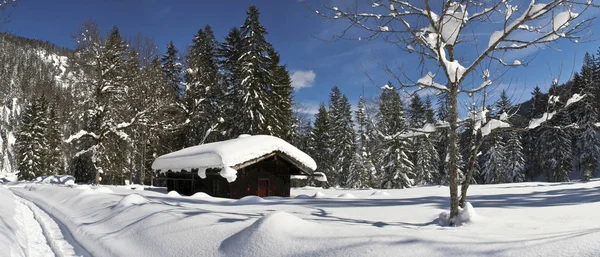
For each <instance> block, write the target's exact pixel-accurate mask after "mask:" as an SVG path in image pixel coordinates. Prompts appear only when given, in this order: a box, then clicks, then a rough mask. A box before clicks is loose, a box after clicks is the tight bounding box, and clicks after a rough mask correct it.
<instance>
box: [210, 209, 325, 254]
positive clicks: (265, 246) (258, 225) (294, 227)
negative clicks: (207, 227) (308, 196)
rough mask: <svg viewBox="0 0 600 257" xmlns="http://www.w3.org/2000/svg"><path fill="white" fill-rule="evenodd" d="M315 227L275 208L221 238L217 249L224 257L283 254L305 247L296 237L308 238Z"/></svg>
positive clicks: (316, 230) (317, 229) (317, 228)
mask: <svg viewBox="0 0 600 257" xmlns="http://www.w3.org/2000/svg"><path fill="white" fill-rule="evenodd" d="M319 230H321V229H320V227H319V226H318V225H316V224H314V223H311V222H308V221H305V220H302V219H300V218H298V217H296V216H294V215H292V214H289V213H287V212H284V211H276V212H273V213H270V214H268V215H266V216H264V217H262V218H260V219H258V220H256V221H255V222H254V223H253V224H252V225H250V226H249V227H247V228H245V229H243V230H242V231H240V232H238V233H236V234H234V235H232V236H231V237H229V238H227V239H225V241H223V243H222V244H221V247H220V248H219V250H220V251H221V252H222V253H224V254H225V255H226V256H285V255H287V254H289V253H290V252H294V249H298V248H304V247H306V245H304V243H303V242H301V241H298V238H301V237H308V238H310V237H312V235H313V234H315V233H318V231H319Z"/></svg>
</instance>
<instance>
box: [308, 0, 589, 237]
mask: <svg viewBox="0 0 600 257" xmlns="http://www.w3.org/2000/svg"><path fill="white" fill-rule="evenodd" d="M546 2H547V3H537V1H536V0H532V1H511V0H458V1H441V0H438V1H433V0H423V1H402V0H374V1H373V2H368V1H365V2H363V1H358V0H357V1H353V2H352V3H347V2H346V3H345V4H344V5H343V6H327V5H323V4H322V5H320V6H319V7H317V8H315V9H314V11H315V12H316V13H317V14H318V15H320V16H322V17H324V18H327V19H333V20H340V22H346V23H347V26H346V27H345V29H343V30H342V31H340V32H339V33H337V34H335V35H333V38H332V39H333V40H334V41H337V40H342V39H349V40H373V39H382V40H384V41H386V42H389V43H391V44H393V45H395V46H397V47H398V48H399V50H401V51H405V52H407V53H410V54H413V55H416V56H417V57H418V58H419V60H420V63H421V67H422V71H421V76H420V78H419V79H414V78H413V77H412V76H409V75H407V73H406V72H405V69H404V67H394V68H392V67H390V66H387V65H382V68H383V69H384V71H385V72H386V73H387V74H388V75H390V76H391V77H392V78H394V79H395V80H397V82H398V83H399V85H400V88H401V90H403V91H405V92H411V93H415V92H417V91H420V90H431V91H433V92H435V93H437V94H448V99H449V104H448V108H449V110H448V111H449V116H448V117H449V118H448V122H449V140H450V143H449V149H448V150H449V162H448V165H449V171H450V216H449V219H450V224H451V225H453V224H454V217H456V216H457V215H458V214H459V195H458V183H459V181H458V179H457V162H458V160H457V158H456V156H457V155H456V153H457V151H458V149H457V139H458V136H457V134H458V133H457V129H458V125H459V124H458V102H457V99H458V96H459V94H468V95H471V96H472V95H473V94H479V93H483V92H484V91H486V90H487V89H488V87H490V86H491V85H493V84H494V83H497V82H498V80H500V78H501V76H502V75H504V74H505V73H506V71H507V70H509V69H511V68H515V67H519V66H523V65H527V63H528V62H529V61H531V59H523V60H519V59H514V60H505V59H506V58H509V57H510V55H508V54H509V53H511V52H515V51H519V50H523V49H529V48H535V47H537V48H546V47H552V45H551V44H550V43H552V42H555V41H559V40H570V41H571V42H574V43H577V42H579V41H582V40H585V39H587V36H589V31H590V26H591V22H592V21H593V19H594V18H593V17H585V15H583V14H584V13H585V11H586V10H588V9H590V8H597V7H598V5H595V4H593V3H592V1H588V0H580V1H577V0H550V1H546ZM309 7H310V4H309ZM490 31H492V33H491V35H490V33H489V32H490ZM482 42H485V43H486V44H485V45H482ZM490 70H496V72H490ZM440 72H441V73H442V74H443V76H441V75H439V73H440ZM436 73H437V75H436ZM473 85H475V86H473ZM484 95H485V94H484ZM485 111H486V110H485V108H484V107H482V108H480V110H479V112H481V113H485ZM474 116H485V114H483V115H481V114H474ZM482 121H483V120H481V119H480V120H479V121H478V122H482ZM485 125H488V126H489V127H488V128H491V127H493V126H492V125H493V124H491V125H490V124H485ZM483 126H484V125H483V124H481V123H480V124H479V125H477V126H473V128H474V130H475V131H474V134H477V133H478V132H477V130H480V129H481V128H482V127H483ZM471 173H472V171H469V172H468V174H466V175H467V176H466V179H465V181H464V182H463V183H462V197H461V198H462V199H461V201H460V203H462V204H464V203H465V201H466V196H467V189H468V186H469V182H470V177H471V176H472V174H471Z"/></svg>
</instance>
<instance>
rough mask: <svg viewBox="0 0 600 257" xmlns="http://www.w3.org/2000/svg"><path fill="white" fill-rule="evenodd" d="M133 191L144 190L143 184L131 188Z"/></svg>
mask: <svg viewBox="0 0 600 257" xmlns="http://www.w3.org/2000/svg"><path fill="white" fill-rule="evenodd" d="M133 190H134V191H144V187H143V186H139V187H136V188H134V189H133Z"/></svg>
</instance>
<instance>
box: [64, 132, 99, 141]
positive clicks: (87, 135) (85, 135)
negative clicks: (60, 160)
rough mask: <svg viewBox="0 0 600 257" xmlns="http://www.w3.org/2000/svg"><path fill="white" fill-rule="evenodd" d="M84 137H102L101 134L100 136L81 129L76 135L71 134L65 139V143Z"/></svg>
mask: <svg viewBox="0 0 600 257" xmlns="http://www.w3.org/2000/svg"><path fill="white" fill-rule="evenodd" d="M82 137H92V138H94V139H98V138H100V136H98V135H96V134H94V133H91V132H87V131H85V130H80V131H79V132H77V133H75V134H74V135H71V136H70V137H69V138H67V139H66V140H65V143H71V142H72V141H73V140H79V139H80V138H82Z"/></svg>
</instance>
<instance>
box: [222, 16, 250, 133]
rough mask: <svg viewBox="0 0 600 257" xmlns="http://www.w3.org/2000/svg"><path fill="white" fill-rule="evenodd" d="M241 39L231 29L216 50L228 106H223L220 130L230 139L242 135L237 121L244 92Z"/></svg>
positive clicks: (240, 116)
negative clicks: (222, 122) (223, 116)
mask: <svg viewBox="0 0 600 257" xmlns="http://www.w3.org/2000/svg"><path fill="white" fill-rule="evenodd" d="M242 44H243V38H242V35H241V33H240V31H239V29H237V28H235V27H234V28H232V29H231V30H230V31H229V34H228V35H227V37H225V40H224V41H223V42H222V43H221V44H220V45H219V48H218V50H217V53H218V57H219V58H220V61H219V67H220V68H221V71H220V72H221V74H223V75H222V80H223V81H222V84H223V89H224V91H225V100H226V101H227V102H229V103H230V104H228V105H225V106H224V107H225V120H224V125H223V126H222V130H223V131H224V133H225V137H228V138H231V137H234V136H237V135H239V134H242V133H246V132H245V131H242V128H241V127H240V126H239V121H240V120H241V119H242V115H241V113H240V112H239V109H238V108H237V107H238V106H241V105H242V102H241V100H242V99H243V95H244V90H243V88H242V83H241V81H242V80H241V78H242V74H241V73H242V64H241V61H240V57H241V56H242V54H243V53H244V52H243V51H244V49H243V45H242Z"/></svg>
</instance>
